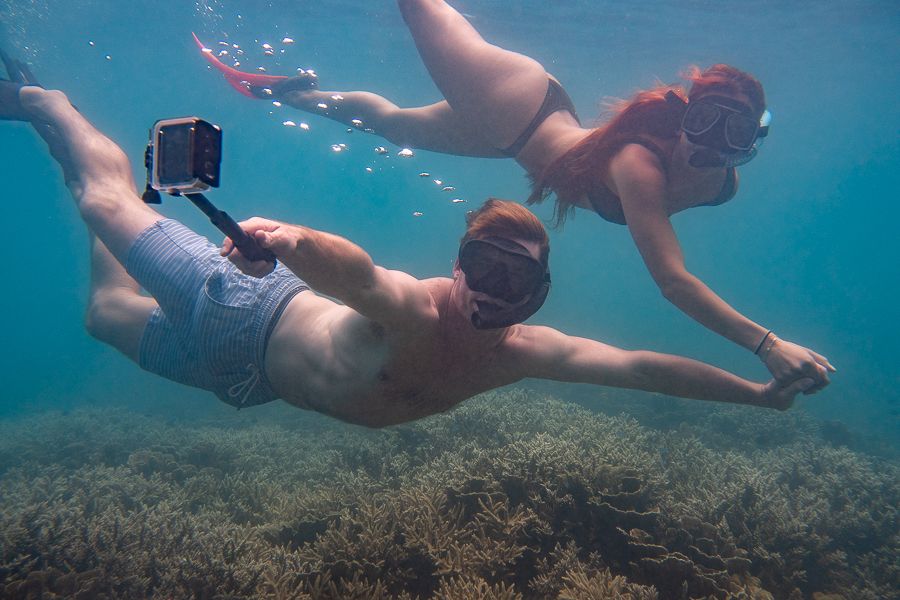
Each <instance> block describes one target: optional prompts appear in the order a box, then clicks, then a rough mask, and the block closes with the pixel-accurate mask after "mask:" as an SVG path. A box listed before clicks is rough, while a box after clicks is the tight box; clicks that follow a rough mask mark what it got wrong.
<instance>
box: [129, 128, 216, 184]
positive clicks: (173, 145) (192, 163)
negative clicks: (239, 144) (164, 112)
mask: <svg viewBox="0 0 900 600" xmlns="http://www.w3.org/2000/svg"><path fill="white" fill-rule="evenodd" d="M145 162H146V164H147V175H148V180H149V183H150V186H151V187H152V188H153V189H155V190H159V191H161V192H166V193H169V194H172V193H175V192H178V193H181V194H190V193H192V192H203V191H206V190H208V189H209V188H211V187H219V174H220V165H221V163H222V129H221V128H220V127H219V126H218V125H213V124H212V123H209V122H207V121H204V120H203V119H199V118H197V117H181V118H177V119H161V120H159V121H157V122H156V123H155V124H154V125H153V128H152V129H151V130H150V143H149V144H148V145H147V153H146V160H145Z"/></svg>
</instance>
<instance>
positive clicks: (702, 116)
mask: <svg viewBox="0 0 900 600" xmlns="http://www.w3.org/2000/svg"><path fill="white" fill-rule="evenodd" d="M670 94H671V96H673V97H674V98H675V99H677V100H678V102H679V103H680V104H681V107H682V110H683V111H684V112H683V115H682V117H681V130H682V131H684V133H685V135H687V138H688V140H690V141H691V142H692V143H694V144H697V145H699V146H703V147H704V148H703V149H702V150H698V151H697V152H694V153H693V154H692V155H691V157H690V159H689V161H688V162H689V163H690V165H691V166H692V167H698V168H703V167H717V168H722V167H737V166H740V165H743V164H746V163H748V162H750V161H751V160H752V159H753V158H754V157H755V156H756V153H757V151H758V150H759V147H760V146H761V145H762V142H763V140H764V139H765V137H766V136H767V135H768V134H769V124H770V123H771V122H772V113H770V112H769V111H768V110H766V111H763V114H762V116H761V117H760V118H759V119H756V118H755V117H754V116H753V110H752V109H751V108H750V107H749V106H747V105H746V104H744V103H743V102H740V101H739V100H735V99H734V98H729V97H728V96H720V95H716V94H710V95H708V96H703V97H702V98H698V99H697V100H692V101H690V102H688V103H684V102H683V101H682V100H681V99H680V98H678V97H677V96H676V95H675V94H674V93H673V92H669V94H667V95H666V99H667V100H669V101H672V98H670V97H669V95H670Z"/></svg>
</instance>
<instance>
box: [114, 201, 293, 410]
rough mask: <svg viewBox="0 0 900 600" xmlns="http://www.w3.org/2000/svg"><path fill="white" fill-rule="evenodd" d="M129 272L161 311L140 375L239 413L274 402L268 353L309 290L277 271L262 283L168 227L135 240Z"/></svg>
mask: <svg viewBox="0 0 900 600" xmlns="http://www.w3.org/2000/svg"><path fill="white" fill-rule="evenodd" d="M126 269H127V271H128V273H129V274H130V275H131V276H132V277H133V278H134V279H135V280H136V281H137V282H138V283H139V284H140V285H141V286H142V287H143V288H144V289H145V290H147V292H149V293H150V295H151V296H153V298H155V299H156V301H157V302H158V303H159V308H158V309H156V310H155V311H154V312H153V314H152V315H151V317H150V319H149V321H148V323H147V327H146V329H145V331H144V335H143V337H142V339H141V347H140V366H141V368H143V369H145V370H147V371H150V372H151V373H155V374H157V375H161V376H162V377H165V378H167V379H170V380H172V381H177V382H179V383H183V384H186V385H190V386H193V387H198V388H202V389H205V390H210V391H212V392H215V394H216V395H217V396H218V397H219V399H220V400H222V401H223V402H226V403H228V404H231V405H233V406H236V407H238V408H244V407H246V406H254V405H256V404H262V403H264V402H269V401H271V400H275V399H276V395H275V392H274V391H273V390H272V386H271V383H270V382H269V380H268V378H267V377H266V369H265V356H266V345H267V343H268V339H269V335H270V334H271V333H272V329H273V328H274V327H275V324H276V323H277V321H278V318H279V317H280V316H281V312H282V311H283V310H284V307H285V306H287V303H288V302H289V301H290V299H291V298H293V297H294V295H296V294H298V293H299V292H302V291H304V290H308V289H309V286H307V285H306V284H305V283H303V281H301V280H300V279H299V278H298V277H297V276H296V275H294V274H293V273H292V272H291V271H289V270H288V269H287V268H285V267H284V266H282V265H279V266H278V268H276V269H275V271H273V272H272V273H270V274H269V275H267V276H266V277H263V278H255V277H250V276H248V275H244V274H243V273H241V272H240V271H239V270H238V269H237V268H236V267H235V266H234V265H232V264H231V263H230V262H229V261H228V260H227V259H226V258H223V257H221V256H219V249H218V248H217V247H216V246H214V245H213V244H211V243H210V242H209V240H207V239H206V238H205V237H203V236H201V235H198V234H196V233H194V232H193V231H191V230H190V229H188V228H187V227H185V226H184V225H182V224H181V223H179V222H177V221H174V220H172V219H163V220H160V221H157V222H156V223H155V224H154V225H152V226H150V227H148V228H147V229H146V230H144V231H143V232H142V233H141V234H140V235H139V236H138V238H137V239H136V240H135V242H134V244H133V245H132V247H131V250H130V251H129V254H128V260H127V265H126Z"/></svg>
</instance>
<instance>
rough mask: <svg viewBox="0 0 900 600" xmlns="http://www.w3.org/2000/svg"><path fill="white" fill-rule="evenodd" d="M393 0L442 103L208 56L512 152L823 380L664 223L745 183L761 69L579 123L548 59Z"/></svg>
mask: <svg viewBox="0 0 900 600" xmlns="http://www.w3.org/2000/svg"><path fill="white" fill-rule="evenodd" d="M398 3H399V6H400V10H401V12H402V14H403V18H404V20H405V21H406V24H407V26H408V27H409V30H410V32H411V33H412V36H413V39H414V40H415V43H416V47H417V48H418V51H419V55H420V57H421V58H422V61H423V62H424V64H425V66H426V67H427V69H428V72H429V73H430V75H431V77H432V79H433V80H434V82H435V84H436V85H437V87H438V88H439V89H440V91H441V92H442V93H443V95H444V99H443V100H442V101H440V102H437V103H435V104H431V105H429V106H422V107H416V108H400V107H398V106H397V105H396V104H394V103H393V102H391V101H389V100H387V99H386V98H383V97H382V96H379V95H376V94H373V93H369V92H339V93H338V92H327V91H322V90H320V89H318V81H317V77H316V75H315V74H314V73H312V72H301V73H300V75H298V76H297V77H290V78H287V77H273V76H268V75H253V74H245V73H240V72H238V71H235V70H234V69H230V68H229V67H226V66H225V65H223V64H221V63H220V62H219V61H218V60H217V59H216V58H215V57H214V56H213V55H212V54H211V53H210V52H209V51H206V57H207V59H208V60H210V61H211V62H213V63H214V64H215V65H216V67H217V68H219V69H220V70H221V71H223V73H225V76H226V79H228V81H229V82H230V83H231V84H232V85H233V86H234V87H235V88H236V89H238V91H240V92H241V93H243V94H245V95H247V96H251V97H254V96H255V97H261V98H271V99H277V100H279V101H281V102H283V103H285V104H289V105H291V106H293V107H295V108H298V109H301V110H304V111H308V112H312V113H316V114H321V115H323V116H326V117H328V118H330V119H334V120H336V121H340V122H342V123H345V124H347V125H352V126H356V127H364V128H366V129H367V130H371V131H374V132H375V133H377V134H378V135H380V136H382V137H384V138H386V139H388V140H390V141H391V142H393V143H396V144H398V145H401V146H410V147H415V148H421V149H425V150H431V151H435V152H444V153H449V154H456V155H463V156H476V157H489V158H499V157H510V158H514V159H515V160H516V162H518V163H519V164H520V165H521V166H522V167H523V168H524V169H525V170H526V171H527V173H528V175H529V176H530V177H531V179H532V182H533V184H532V185H533V187H532V193H531V196H530V197H529V199H528V203H529V204H533V203H539V202H542V201H543V200H544V199H546V198H547V197H549V196H550V195H555V197H556V209H555V214H556V220H557V223H558V224H561V223H563V222H564V221H565V218H566V216H567V215H568V213H570V212H571V211H572V210H574V209H575V208H583V209H585V210H589V211H593V212H596V213H597V214H599V215H600V216H601V217H602V218H604V219H606V220H607V221H611V222H613V223H618V224H623V225H626V226H627V227H628V229H629V231H630V232H631V235H632V238H633V239H634V242H635V244H636V245H637V247H638V250H639V251H640V253H641V256H642V258H643V260H644V262H645V264H646V265H647V268H648V269H649V271H650V274H651V275H652V277H653V279H654V281H655V282H656V283H657V285H658V286H659V288H660V291H661V292H662V293H663V295H664V296H665V297H666V298H667V299H668V300H669V301H670V302H672V303H673V304H674V305H676V306H677V307H678V308H679V309H681V310H682V311H683V312H684V313H686V314H688V315H689V316H691V317H692V318H693V319H695V320H696V321H697V322H699V323H700V324H702V325H704V326H705V327H707V328H709V329H710V330H712V331H715V332H716V333H718V334H719V335H722V336H724V337H726V338H728V339H729V340H731V341H733V342H734V343H736V344H738V345H740V346H742V347H744V348H746V349H748V350H750V351H751V352H754V353H755V354H756V355H757V356H758V357H759V358H760V359H761V360H762V361H763V363H765V365H766V367H767V368H768V369H769V371H770V372H771V373H772V375H773V376H774V377H775V378H776V379H778V380H780V381H789V380H793V379H796V378H797V377H799V376H801V375H803V376H807V377H811V378H813V379H814V380H815V382H816V384H815V386H813V387H812V388H811V389H810V390H808V392H807V393H811V392H814V391H817V390H819V389H821V388H822V387H824V386H826V385H827V384H828V383H829V378H828V373H829V372H833V371H834V370H835V369H834V367H833V366H832V365H831V364H830V363H829V362H828V360H827V359H826V358H825V357H824V356H822V355H820V354H818V353H816V352H814V351H812V350H810V349H808V348H804V347H803V346H800V345H797V344H794V343H792V342H789V341H786V340H783V339H781V338H779V337H777V336H776V335H775V334H774V333H773V332H772V331H771V330H769V329H767V328H766V327H763V326H762V325H759V324H757V323H755V322H753V321H752V320H750V319H749V318H747V317H745V316H744V315H742V314H741V313H740V312H738V311H737V310H735V309H734V308H733V307H731V306H730V305H729V304H728V303H727V302H725V301H724V300H722V299H721V298H720V297H719V296H718V295H716V293H715V292H713V291H712V290H711V289H710V288H709V287H708V286H707V285H706V284H705V283H703V282H702V281H701V280H700V279H698V278H697V277H695V276H694V275H692V274H691V273H690V272H689V271H688V270H687V269H686V268H685V264H684V256H683V254H682V251H681V247H680V245H679V243H678V239H677V237H676V235H675V231H674V229H673V227H672V224H671V221H670V217H671V216H672V215H673V214H675V213H678V212H681V211H683V210H686V209H689V208H693V207H695V206H709V205H718V204H722V203H724V202H727V201H728V200H729V199H731V198H732V197H733V196H734V195H735V193H736V192H737V187H738V176H737V172H736V169H735V167H737V166H740V165H742V164H744V163H746V162H747V161H749V160H751V159H752V158H753V157H754V156H755V154H756V151H757V147H758V145H759V143H760V142H761V140H762V139H763V137H764V136H765V135H766V134H767V133H768V118H769V115H768V112H767V111H766V101H765V94H764V92H763V88H762V86H761V85H760V83H759V82H758V81H757V80H756V79H755V78H754V77H753V76H751V75H749V74H747V73H744V72H742V71H740V70H738V69H736V68H734V67H731V66H729V65H723V64H719V65H713V66H712V67H710V68H708V69H706V70H705V71H700V70H699V69H694V70H693V71H692V72H691V73H689V75H688V79H689V80H690V82H691V86H690V90H689V91H688V92H687V93H685V91H684V90H683V89H681V88H679V87H670V86H664V87H659V88H656V89H652V90H647V91H642V92H640V93H638V94H637V95H635V96H634V97H633V98H632V99H631V100H630V101H628V102H625V103H622V105H620V106H619V107H618V110H617V111H616V114H615V115H614V116H613V117H612V118H611V119H610V120H608V121H607V122H605V123H603V124H601V125H600V126H599V127H597V128H593V129H591V128H585V127H583V126H582V125H581V123H580V121H579V119H578V116H577V114H576V112H575V108H574V106H573V105H572V102H571V100H570V99H569V97H568V95H567V94H566V92H565V90H564V89H563V88H562V86H561V85H560V84H559V82H558V81H557V80H556V79H554V77H553V76H552V75H550V74H548V73H547V72H546V70H545V69H544V67H543V66H542V65H541V64H540V63H538V62H537V61H535V60H534V59H532V58H529V57H527V56H524V55H522V54H519V53H516V52H511V51H509V50H504V49H503V48H499V47H497V46H494V45H492V44H489V43H488V42H486V41H485V40H484V39H483V38H482V37H481V35H480V34H479V33H478V32H477V31H476V30H475V29H474V28H473V27H472V25H471V24H470V23H469V22H468V21H467V20H466V18H465V17H463V16H462V15H461V14H460V13H459V12H457V11H456V10H454V9H453V8H452V7H451V6H450V5H448V4H447V3H446V2H445V1H444V0H399V2H398ZM198 44H199V40H198ZM201 47H202V45H201Z"/></svg>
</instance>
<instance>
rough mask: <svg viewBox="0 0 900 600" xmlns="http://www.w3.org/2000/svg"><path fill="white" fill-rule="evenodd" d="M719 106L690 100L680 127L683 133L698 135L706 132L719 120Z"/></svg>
mask: <svg viewBox="0 0 900 600" xmlns="http://www.w3.org/2000/svg"><path fill="white" fill-rule="evenodd" d="M720 114H721V112H720V110H719V107H718V106H716V105H715V104H710V103H708V102H692V103H689V104H688V107H687V111H686V112H685V113H684V119H683V120H682V122H681V128H682V129H684V131H685V133H689V134H691V135H700V134H702V133H706V132H707V131H709V130H710V129H712V126H713V125H715V124H716V121H718V120H719V116H720Z"/></svg>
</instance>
